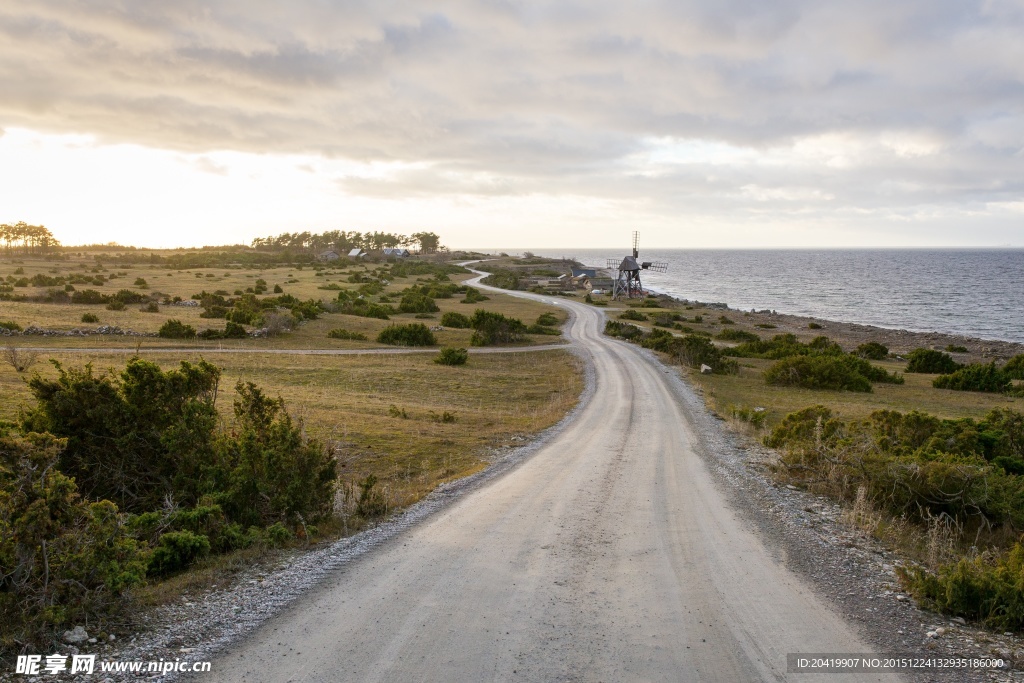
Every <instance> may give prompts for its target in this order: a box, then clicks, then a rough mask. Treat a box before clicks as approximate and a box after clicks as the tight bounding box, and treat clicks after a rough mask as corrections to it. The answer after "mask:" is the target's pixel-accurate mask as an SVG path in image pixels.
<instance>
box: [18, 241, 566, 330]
mask: <svg viewBox="0 0 1024 683" xmlns="http://www.w3.org/2000/svg"><path fill="white" fill-rule="evenodd" d="M157 253H160V252H157ZM375 267H377V264H373V263H358V264H346V265H337V266H332V265H328V264H323V265H316V266H309V265H307V266H304V267H300V266H282V267H274V268H265V269H242V268H217V269H212V268H204V269H189V270H169V269H167V268H166V267H164V266H157V265H148V264H147V265H132V266H121V265H117V266H115V265H110V264H109V263H108V264H107V265H98V264H97V263H96V262H95V260H94V259H93V258H92V255H91V254H90V255H83V256H73V257H70V258H69V260H67V261H63V260H55V259H43V258H29V257H25V258H15V259H4V260H0V281H6V282H8V283H11V282H16V281H17V280H19V279H22V278H26V279H29V280H31V278H32V277H33V276H36V275H44V276H49V277H57V276H62V277H65V278H69V277H71V276H73V275H74V276H79V277H98V276H102V278H104V279H103V281H102V283H101V284H96V282H89V283H86V284H78V285H74V287H76V289H78V290H84V289H94V290H96V291H98V292H100V293H102V294H107V295H110V294H114V293H115V292H117V291H119V290H121V289H130V290H133V291H137V292H139V293H142V294H146V295H149V296H151V297H152V298H154V299H163V298H165V297H166V298H169V299H173V298H174V297H180V298H181V299H183V300H185V301H188V300H190V299H191V298H192V296H193V295H194V294H198V293H200V292H203V291H206V292H209V293H221V294H222V295H224V296H234V295H235V293H236V292H245V291H246V290H251V289H253V288H254V285H255V284H256V281H257V280H264V281H265V282H266V283H267V287H268V289H267V291H266V292H265V293H264V294H263V295H262V296H274V287H275V285H277V286H279V287H280V288H281V289H282V290H283V293H285V294H290V295H293V296H295V297H297V298H298V299H300V300H303V301H305V300H308V299H314V300H320V301H324V302H333V301H335V300H336V299H337V296H338V290H335V289H322V288H323V287H340V288H342V289H347V290H355V289H357V288H358V287H359V284H357V283H351V282H349V281H348V280H349V277H350V276H352V275H354V274H363V273H368V272H369V271H371V270H372V269H374V268H375ZM111 277H112V278H113V279H108V278H111ZM470 277H472V276H471V275H469V274H457V275H453V276H451V279H452V281H453V282H460V281H463V280H466V279H468V278H470ZM139 279H142V280H145V283H146V284H145V288H143V287H141V286H138V285H135V284H134V283H135V282H136V281H137V280H139ZM427 279H428V278H426V277H423V276H411V277H405V278H395V279H394V281H392V282H390V283H389V284H388V285H387V286H386V287H385V288H384V291H383V292H382V293H381V294H383V295H388V294H394V293H396V292H398V291H400V290H402V289H405V288H406V287H408V286H410V285H413V284H417V283H418V282H422V281H425V280H427ZM48 289H52V288H51V287H45V286H44V287H32V286H26V287H19V286H15V287H13V289H12V290H11V294H14V295H23V296H27V297H39V296H43V295H45V294H46V292H47V290H48ZM58 289H62V287H59V288H58ZM373 298H379V295H378V296H376V297H373ZM460 299H461V295H456V297H455V298H451V299H437V300H436V303H437V306H438V307H439V308H440V309H441V310H440V311H439V312H437V313H432V314H429V315H430V316H431V317H428V318H417V317H416V316H415V314H412V313H401V314H396V315H393V316H391V320H378V319H374V318H363V317H359V316H354V315H345V314H342V313H324V314H322V315H321V316H320V317H319V318H318V319H317V320H310V321H306V322H304V323H303V324H301V325H300V326H299V327H298V328H297V329H296V330H295V331H294V332H291V333H286V334H282V335H279V336H277V337H274V338H271V339H238V340H234V339H226V340H211V341H203V340H188V341H185V340H176V339H160V338H153V337H142V338H140V337H131V336H116V335H89V336H87V337H78V336H75V337H64V336H58V337H50V336H36V335H32V336H23V337H12V338H9V339H6V341H7V342H10V343H12V344H14V345H17V346H33V347H40V346H45V347H54V348H61V347H64V348H69V347H83V346H88V347H96V346H103V347H116V348H135V346H136V345H137V344H142V345H144V346H146V347H161V346H164V347H175V348H180V347H182V346H189V347H193V348H196V349H202V348H210V347H225V348H252V349H258V348H371V347H378V346H380V344H377V343H376V342H375V341H374V340H375V339H376V336H377V334H378V333H379V332H380V331H381V330H382V329H384V328H385V327H387V326H388V325H392V324H404V323H410V322H421V323H424V324H426V325H428V326H437V325H439V322H440V319H441V316H442V315H443V314H444V313H445V312H447V311H457V312H460V313H463V314H465V315H472V313H473V311H474V310H476V309H477V308H484V309H486V310H489V311H495V312H498V313H502V314H504V315H507V316H512V317H515V318H519V319H521V320H522V321H523V322H524V323H526V324H527V325H529V324H531V323H533V322H534V321H535V320H536V319H537V317H538V316H539V315H540V314H541V313H544V312H552V313H554V314H555V315H556V316H557V317H558V318H559V320H560V321H564V319H565V315H566V314H565V313H564V312H563V311H560V310H558V309H557V308H553V307H550V306H546V305H544V304H540V303H536V302H533V301H527V300H523V299H517V298H515V297H511V296H507V295H501V294H497V295H491V298H490V300H489V301H485V302H482V303H473V304H463V303H460ZM141 308H142V307H141V306H140V305H139V304H130V305H127V306H125V308H124V310H121V311H112V310H108V309H107V308H106V306H105V305H103V304H92V305H87V304H58V303H40V302H37V301H0V322H3V321H11V322H14V323H16V324H18V325H20V326H21V327H22V328H28V327H29V326H34V327H39V328H44V329H51V330H61V331H69V330H75V329H95V328H97V327H98V326H100V325H111V326H117V327H120V328H121V329H123V330H132V331H135V332H143V333H155V332H157V330H159V329H160V326H161V325H163V324H164V322H166V321H167V320H168V319H172V318H173V319H177V320H181V321H182V322H183V323H185V324H188V325H191V326H192V327H194V328H195V329H196V330H199V331H202V330H205V329H208V328H214V329H223V328H224V320H221V319H207V318H202V317H200V313H201V312H202V309H200V308H199V307H191V306H174V305H161V306H160V307H159V308H160V310H159V311H158V312H144V311H143V310H141ZM86 313H89V314H92V315H94V316H96V317H97V318H98V322H95V323H83V322H82V316H83V314H86ZM335 328H343V329H346V330H350V331H352V332H359V333H361V334H364V335H366V336H367V338H368V339H369V341H367V342H359V341H348V340H339V339H329V338H328V337H327V333H328V332H329V331H330V330H332V329H335ZM249 329H252V328H249ZM471 334H472V332H471V331H470V330H460V329H444V330H440V331H438V332H436V333H435V336H436V337H437V341H438V345H440V346H468V345H469V339H470V336H471ZM557 339H558V337H553V336H545V335H528V336H527V339H526V340H525V341H524V342H521V344H522V345H524V346H528V345H533V344H550V343H552V342H553V341H557Z"/></svg>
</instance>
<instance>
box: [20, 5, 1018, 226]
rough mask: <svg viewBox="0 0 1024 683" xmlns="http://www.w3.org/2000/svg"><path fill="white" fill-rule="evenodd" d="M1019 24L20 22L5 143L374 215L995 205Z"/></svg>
mask: <svg viewBox="0 0 1024 683" xmlns="http://www.w3.org/2000/svg"><path fill="white" fill-rule="evenodd" d="M1022 24H1024V9H1022V6H1021V4H1020V2H1016V1H1014V0H974V1H971V0H966V1H965V0H906V1H904V2H899V3H893V2H891V0H884V1H883V0H866V1H865V2H861V3H853V4H851V3H846V4H842V3H818V2H813V1H812V0H781V1H780V2H774V3H764V2H758V1H755V0H725V1H723V2H715V3H712V2H706V1H700V0H672V1H670V0H663V1H653V2H646V3H642V4H635V3H633V4H629V3H621V2H612V1H611V0H593V1H592V2H587V3H579V2H550V3H522V2H517V1H516V0H479V1H474V2H471V1H469V0H441V1H439V2H437V3H432V4H431V7H430V9H429V11H428V10H426V9H424V8H423V6H422V5H420V4H418V3H409V2H406V3H375V2H370V1H369V0H363V1H357V0H347V1H344V2H339V3H322V2H318V1H315V0H296V1H295V2H289V3H285V4H282V3H277V2H270V1H269V0H250V1H245V2H243V1H242V0H222V1H220V2H199V1H198V0H182V1H181V2H174V3H122V2H113V0H89V1H88V2H83V3H68V2H66V1H63V0H32V1H31V2H29V1H28V0H13V1H12V2H7V3H4V6H3V8H2V9H0V89H2V91H3V92H4V97H3V98H2V99H0V125H3V126H8V127H24V128H30V129H33V130H41V131H50V132H55V133H90V134H93V135H95V136H97V138H98V140H99V141H100V142H109V143H132V144H138V145H144V146H150V147H156V148H163V149H173V150H178V151H180V152H185V153H194V154H200V155H202V154H206V153H211V152H216V151H219V150H233V151H240V152H256V153H277V154H282V155H293V154H306V155H319V156H322V157H326V158H335V159H347V160H353V161H358V162H363V163H366V164H371V165H372V164H398V165H399V166H400V168H397V170H395V171H394V172H393V173H392V174H390V175H385V176H372V177H371V176H365V175H359V174H354V175H348V176H345V177H342V178H340V179H338V181H337V186H338V187H340V188H341V189H342V190H343V191H344V192H347V193H354V194H363V195H366V196H373V197H396V198H397V197H406V196H446V195H452V196H459V195H468V196H510V197H515V196H525V195H533V194H537V193H540V194H548V195H552V196H557V195H573V196H592V197H616V198H621V199H625V200H634V201H641V202H646V203H647V204H648V205H649V206H652V207H661V208H660V210H661V211H663V212H664V213H665V214H666V215H667V214H670V213H672V212H675V211H679V210H683V209H685V208H686V207H693V206H695V205H696V206H698V207H699V210H700V211H707V212H717V213H718V214H719V215H721V216H724V217H729V216H736V215H738V214H741V213H742V212H745V211H757V212H762V211H764V210H765V208H766V206H770V207H772V208H773V210H779V211H783V212H785V211H804V212H807V211H811V212H821V214H822V215H825V214H827V213H828V212H834V211H838V210H852V209H859V210H864V211H867V212H874V211H890V212H902V211H904V210H906V209H907V207H912V206H924V205H927V206H930V207H941V206H949V207H962V206H967V205H972V206H979V205H985V204H987V203H1004V204H1005V203H1007V202H1010V203H1012V202H1014V201H1019V200H1020V197H1021V183H1020V182H1019V181H1016V180H1015V178H1017V177H1018V176H1019V172H1018V171H1017V170H1015V169H1017V168H1018V167H1019V161H1020V156H1021V153H1022V152H1021V150H1022V149H1024V41H1020V39H1019V36H1020V35H1021V29H1022V28H1024V26H1022ZM197 165H198V166H202V168H201V170H203V171H206V172H211V173H218V174H223V173H224V172H225V169H224V168H223V167H220V166H217V165H216V164H214V163H213V162H212V161H210V160H209V159H208V158H206V157H200V161H199V162H197ZM776 207H777V209H776ZM687 210H688V209H687Z"/></svg>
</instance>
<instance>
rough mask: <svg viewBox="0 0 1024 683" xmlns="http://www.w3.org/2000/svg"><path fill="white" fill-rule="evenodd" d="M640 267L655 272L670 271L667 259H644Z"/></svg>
mask: <svg viewBox="0 0 1024 683" xmlns="http://www.w3.org/2000/svg"><path fill="white" fill-rule="evenodd" d="M640 267H641V268H643V269H644V270H652V271H654V272H655V273H665V272H667V271H668V263H667V262H666V261H644V262H643V263H642V264H640Z"/></svg>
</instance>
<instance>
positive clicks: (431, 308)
mask: <svg viewBox="0 0 1024 683" xmlns="http://www.w3.org/2000/svg"><path fill="white" fill-rule="evenodd" d="M398 310H399V311H401V312H402V313H435V312H437V311H439V310H441V309H440V308H438V307H437V304H436V303H434V300H433V299H432V298H430V297H429V296H426V295H425V294H421V293H420V292H416V291H411V292H406V293H405V294H403V295H402V301H401V302H400V303H399V304H398Z"/></svg>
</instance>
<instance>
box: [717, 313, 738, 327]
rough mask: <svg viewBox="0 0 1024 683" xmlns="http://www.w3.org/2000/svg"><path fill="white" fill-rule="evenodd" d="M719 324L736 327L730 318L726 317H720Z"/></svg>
mask: <svg viewBox="0 0 1024 683" xmlns="http://www.w3.org/2000/svg"><path fill="white" fill-rule="evenodd" d="M718 322H719V323H721V324H722V325H735V324H736V323H734V322H733V321H732V320H731V319H730V318H728V317H726V316H724V315H720V316H718Z"/></svg>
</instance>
